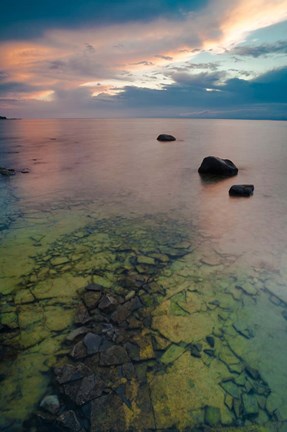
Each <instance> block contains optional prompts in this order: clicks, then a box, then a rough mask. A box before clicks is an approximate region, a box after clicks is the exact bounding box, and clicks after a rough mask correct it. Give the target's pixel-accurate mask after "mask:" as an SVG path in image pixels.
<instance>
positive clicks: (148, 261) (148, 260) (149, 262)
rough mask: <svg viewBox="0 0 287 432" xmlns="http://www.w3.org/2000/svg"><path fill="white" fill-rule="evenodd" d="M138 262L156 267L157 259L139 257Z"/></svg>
mask: <svg viewBox="0 0 287 432" xmlns="http://www.w3.org/2000/svg"><path fill="white" fill-rule="evenodd" d="M137 262H138V263H139V264H147V265H155V259H154V258H152V257H149V256H146V255H139V256H138V257H137Z"/></svg>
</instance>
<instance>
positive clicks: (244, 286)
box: [235, 282, 257, 296]
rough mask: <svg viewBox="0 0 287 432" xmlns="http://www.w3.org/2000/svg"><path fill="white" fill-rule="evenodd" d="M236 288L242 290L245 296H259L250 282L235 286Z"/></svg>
mask: <svg viewBox="0 0 287 432" xmlns="http://www.w3.org/2000/svg"><path fill="white" fill-rule="evenodd" d="M235 288H237V289H240V290H242V291H243V292H244V293H245V294H247V295H250V296H254V295H256V294H257V289H256V288H255V286H254V285H252V284H251V283H249V282H246V283H244V284H242V285H239V284H238V285H235Z"/></svg>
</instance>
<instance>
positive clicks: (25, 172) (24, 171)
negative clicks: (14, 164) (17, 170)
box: [21, 168, 30, 174]
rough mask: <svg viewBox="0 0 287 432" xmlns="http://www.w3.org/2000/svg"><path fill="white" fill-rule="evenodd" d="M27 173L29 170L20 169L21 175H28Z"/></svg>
mask: <svg viewBox="0 0 287 432" xmlns="http://www.w3.org/2000/svg"><path fill="white" fill-rule="evenodd" d="M29 172H30V170H29V168H23V169H21V173H22V174H29Z"/></svg>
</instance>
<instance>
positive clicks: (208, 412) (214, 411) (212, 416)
mask: <svg viewBox="0 0 287 432" xmlns="http://www.w3.org/2000/svg"><path fill="white" fill-rule="evenodd" d="M204 421H205V423H206V424H207V425H208V426H217V425H219V424H220V423H221V414H220V409H219V408H217V407H213V406H206V407H205V412H204Z"/></svg>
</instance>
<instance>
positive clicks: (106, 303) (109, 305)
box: [99, 295, 118, 313]
mask: <svg viewBox="0 0 287 432" xmlns="http://www.w3.org/2000/svg"><path fill="white" fill-rule="evenodd" d="M117 304H118V302H117V300H116V299H115V298H114V297H112V296H111V295H105V296H104V297H103V298H102V300H101V301H100V303H99V309H101V310H102V311H103V312H105V313H110V312H113V311H114V310H115V309H116V307H117Z"/></svg>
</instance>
